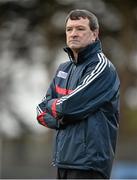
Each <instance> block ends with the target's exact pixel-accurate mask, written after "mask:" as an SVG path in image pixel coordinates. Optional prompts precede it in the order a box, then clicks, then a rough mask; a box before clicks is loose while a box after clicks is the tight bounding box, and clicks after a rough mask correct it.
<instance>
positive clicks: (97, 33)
mask: <svg viewBox="0 0 137 180" xmlns="http://www.w3.org/2000/svg"><path fill="white" fill-rule="evenodd" d="M98 35H99V30H98V29H95V30H94V31H93V36H94V38H95V40H96V39H97V38H98Z"/></svg>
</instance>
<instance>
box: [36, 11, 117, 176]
mask: <svg viewBox="0 0 137 180" xmlns="http://www.w3.org/2000/svg"><path fill="white" fill-rule="evenodd" d="M98 34H99V24H98V20H97V18H96V16H95V15H94V14H92V13H91V12H89V11H87V10H73V11H71V12H70V13H69V14H68V16H67V18H66V43H67V47H66V48H65V51H66V52H67V53H68V56H69V58H70V61H68V62H66V63H63V64H61V65H60V66H59V68H58V70H57V72H56V75H55V77H54V79H53V81H52V83H51V85H50V87H49V89H48V91H47V94H46V97H45V99H44V100H43V101H42V102H41V103H40V104H39V105H38V107H37V110H38V116H37V119H38V121H39V123H40V124H42V125H44V126H46V127H48V128H51V129H56V130H57V134H56V142H55V150H54V159H53V164H54V165H55V166H57V168H58V174H57V178H58V179H78V178H81V179H87V178H88V179H92V178H94V179H98V178H100V179H101V178H109V177H110V173H111V168H112V163H113V159H114V154H115V147H116V139H117V131H118V126H119V125H118V124H119V123H118V117H119V86H120V82H119V78H118V75H117V73H116V69H115V68H114V66H113V65H112V63H111V62H110V61H109V60H108V59H107V58H106V56H105V55H104V54H103V52H102V49H101V43H100V40H99V38H98Z"/></svg>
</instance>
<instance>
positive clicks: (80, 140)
mask: <svg viewBox="0 0 137 180" xmlns="http://www.w3.org/2000/svg"><path fill="white" fill-rule="evenodd" d="M85 142H86V140H85V123H84V121H82V122H80V123H78V124H75V125H70V126H68V127H67V128H66V129H65V130H61V131H60V133H59V135H58V143H57V161H58V163H61V164H70V165H71V164H73V165H74V164H82V163H84V158H85V153H86V151H85V146H86V145H85Z"/></svg>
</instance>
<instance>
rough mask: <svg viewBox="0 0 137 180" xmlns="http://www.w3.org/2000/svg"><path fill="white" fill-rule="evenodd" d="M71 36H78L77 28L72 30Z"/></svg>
mask: <svg viewBox="0 0 137 180" xmlns="http://www.w3.org/2000/svg"><path fill="white" fill-rule="evenodd" d="M71 36H73V37H75V36H78V32H77V30H76V29H73V30H72V32H71Z"/></svg>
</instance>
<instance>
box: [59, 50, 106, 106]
mask: <svg viewBox="0 0 137 180" xmlns="http://www.w3.org/2000/svg"><path fill="white" fill-rule="evenodd" d="M98 58H99V63H98V64H97V65H96V67H95V69H94V70H93V71H92V72H91V74H90V75H87V77H86V78H85V79H84V81H83V83H82V84H81V85H79V86H78V87H77V88H76V89H75V90H74V91H72V93H70V94H69V95H67V96H64V97H62V98H61V99H60V100H59V101H57V105H59V104H61V103H62V102H63V101H65V100H67V99H68V98H70V97H72V96H73V95H75V94H76V93H77V92H79V91H80V90H82V89H83V88H84V87H86V86H87V85H88V84H90V83H91V82H92V81H93V80H95V79H96V78H97V77H98V76H99V75H100V74H101V73H102V71H103V70H104V69H105V67H106V66H107V63H108V61H107V58H106V57H105V56H104V54H103V53H99V54H98Z"/></svg>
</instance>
